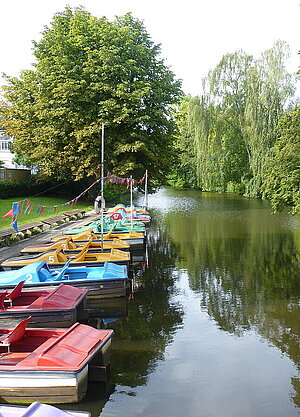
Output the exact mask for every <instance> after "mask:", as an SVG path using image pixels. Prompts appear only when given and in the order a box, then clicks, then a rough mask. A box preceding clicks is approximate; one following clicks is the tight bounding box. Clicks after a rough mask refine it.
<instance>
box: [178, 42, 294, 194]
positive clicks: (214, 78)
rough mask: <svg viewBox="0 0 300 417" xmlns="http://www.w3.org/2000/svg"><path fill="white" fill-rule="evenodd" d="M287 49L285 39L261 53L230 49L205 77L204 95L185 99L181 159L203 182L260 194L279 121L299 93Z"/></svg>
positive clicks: (203, 186) (211, 188)
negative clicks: (190, 156)
mask: <svg viewBox="0 0 300 417" xmlns="http://www.w3.org/2000/svg"><path fill="white" fill-rule="evenodd" d="M287 55H288V46H287V45H286V44H285V43H284V42H281V41H279V42H277V43H276V44H275V45H274V46H273V47H272V48H271V49H270V50H267V51H265V52H263V53H262V54H261V56H260V57H259V58H257V59H254V58H253V57H252V56H250V55H247V54H245V53H244V52H243V51H237V52H235V53H232V54H226V55H225V56H224V57H223V58H222V59H221V61H220V62H219V64H218V65H217V66H216V67H215V68H214V69H213V70H211V71H210V72H209V73H208V75H207V77H206V78H205V79H203V93H202V95H201V96H200V97H197V98H193V99H190V100H189V102H188V103H186V102H184V103H183V106H182V107H181V110H184V111H185V120H184V123H182V122H181V123H179V124H178V127H179V130H180V135H179V143H180V146H181V149H183V157H182V161H186V160H188V159H189V160H190V161H191V167H190V172H194V171H195V170H196V181H197V186H198V187H199V188H201V189H203V190H207V191H227V190H230V191H238V192H242V193H245V194H246V195H249V196H261V193H262V189H261V187H262V182H263V175H264V174H263V173H264V169H265V166H266V161H267V160H268V157H269V155H270V153H271V149H272V147H273V145H274V143H275V142H276V139H277V137H278V133H277V131H276V125H277V123H278V120H279V118H280V116H281V115H282V114H283V113H284V108H285V106H286V105H287V102H288V100H289V99H290V98H291V97H292V96H293V93H294V87H293V78H292V76H291V75H290V74H288V73H287V71H286V69H285V62H286V58H287ZM186 109H187V110H186ZM191 142H193V143H194V151H193V154H192V156H193V158H188V155H191V153H190V149H191V146H190V144H191ZM185 143H187V144H188V146H185ZM186 154H188V155H186ZM181 164H183V162H181ZM179 173H180V172H179Z"/></svg>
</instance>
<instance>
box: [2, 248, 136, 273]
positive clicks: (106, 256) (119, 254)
mask: <svg viewBox="0 0 300 417" xmlns="http://www.w3.org/2000/svg"><path fill="white" fill-rule="evenodd" d="M69 259H70V260H71V263H70V267H72V265H73V266H89V267H91V266H97V267H98V266H103V265H104V262H114V263H116V264H119V265H126V266H127V268H129V263H130V259H131V257H130V253H129V252H124V251H121V250H119V249H111V250H110V252H107V253H105V252H97V253H88V249H87V248H86V247H84V248H83V249H82V250H81V252H80V253H78V254H75V255H66V254H65V253H64V251H63V249H61V248H57V249H56V250H54V251H47V252H44V253H42V254H39V255H31V256H19V257H17V258H11V259H7V260H6V261H4V262H2V264H1V266H2V268H3V269H4V270H10V269H19V268H22V267H23V266H25V265H28V264H30V263H33V262H39V261H43V260H45V261H46V263H47V264H48V266H49V268H51V269H53V268H62V267H63V266H64V265H65V264H66V262H67V261H68V260H69Z"/></svg>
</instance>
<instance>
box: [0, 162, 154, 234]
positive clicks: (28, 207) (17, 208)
mask: <svg viewBox="0 0 300 417" xmlns="http://www.w3.org/2000/svg"><path fill="white" fill-rule="evenodd" d="M100 167H101V166H100ZM145 175H146V174H145ZM145 175H144V176H143V178H141V179H140V180H138V181H136V180H134V179H133V178H119V177H116V176H114V175H111V173H110V172H108V173H107V176H106V177H104V178H103V180H104V181H107V182H111V183H114V184H126V186H127V188H129V187H130V184H131V183H132V185H136V184H137V183H140V184H142V183H143V181H144V180H145ZM100 181H102V178H99V179H98V180H96V181H95V182H94V183H93V184H92V185H90V186H89V187H88V188H87V189H86V190H84V191H83V192H82V193H81V194H79V195H78V196H77V197H75V198H74V199H73V200H70V201H67V202H66V203H64V204H59V205H55V206H42V205H40V204H37V203H34V202H32V201H30V200H21V201H17V202H14V203H13V204H12V208H11V209H10V210H9V211H8V212H7V213H6V214H4V215H3V216H2V217H13V222H12V225H13V227H14V229H15V230H16V231H18V230H17V229H18V222H17V216H18V215H19V214H22V213H23V214H30V213H31V211H32V209H33V208H34V207H36V214H42V213H43V212H44V210H46V209H49V210H51V209H53V212H54V213H56V212H57V210H58V207H65V206H67V207H74V206H75V205H76V204H77V201H78V200H79V199H80V198H81V197H82V196H83V195H85V194H86V193H87V192H88V191H89V190H90V189H91V188H92V187H93V186H94V185H95V184H98V183H99V182H100ZM25 202H26V203H25ZM24 206H25V208H24Z"/></svg>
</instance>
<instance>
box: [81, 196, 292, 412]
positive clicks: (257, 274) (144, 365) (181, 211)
mask: <svg viewBox="0 0 300 417" xmlns="http://www.w3.org/2000/svg"><path fill="white" fill-rule="evenodd" d="M149 204H150V207H151V214H152V216H153V219H154V221H153V223H152V224H151V227H150V229H149V235H148V258H149V259H148V261H149V267H148V269H146V270H145V271H142V272H141V273H139V274H138V275H137V276H136V277H135V280H136V281H135V283H136V287H137V291H136V292H135V294H134V296H133V298H132V299H130V300H128V303H127V307H126V309H125V310H124V311H126V315H124V314H123V317H119V319H118V320H117V321H114V322H111V323H110V324H109V325H110V327H111V328H113V329H114V330H115V334H114V339H113V355H112V360H111V367H112V383H113V384H112V386H111V391H106V393H103V392H102V393H101V391H97V390H95V391H93V393H92V396H89V399H88V401H90V403H87V402H86V403H85V404H81V405H79V406H80V407H78V409H88V410H89V411H91V410H94V412H93V415H92V417H98V415H99V414H100V411H101V410H102V407H103V410H102V411H101V417H115V416H116V417H117V416H118V417H119V416H120V415H122V416H123V417H127V416H130V417H142V416H143V417H145V416H147V417H157V416H160V415H163V416H166V417H169V416H172V417H182V415H185V416H186V417H194V416H201V417H207V416H209V417H219V416H221V415H222V417H240V416H243V417H295V416H296V415H297V407H299V406H300V382H299V378H298V373H297V367H298V369H299V333H300V332H299V299H300V286H299V272H300V271H299V250H300V224H298V223H297V222H298V219H297V218H296V217H291V216H289V215H286V214H281V215H278V216H271V214H270V209H269V207H268V206H267V204H265V203H264V202H261V201H257V200H248V199H243V198H240V197H232V196H229V195H226V196H222V195H219V194H217V195H214V194H205V193H200V192H195V191H176V190H172V189H168V190H161V191H159V192H158V193H157V194H156V195H153V196H150V198H149ZM116 307H117V308H118V306H114V308H116ZM88 404H89V405H88ZM83 405H84V406H83Z"/></svg>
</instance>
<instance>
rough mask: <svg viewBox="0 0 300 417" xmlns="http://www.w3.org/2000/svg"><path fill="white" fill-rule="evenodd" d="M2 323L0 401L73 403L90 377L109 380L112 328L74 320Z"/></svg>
mask: <svg viewBox="0 0 300 417" xmlns="http://www.w3.org/2000/svg"><path fill="white" fill-rule="evenodd" d="M29 320H30V317H28V318H27V319H25V320H23V321H21V322H20V323H19V324H18V325H17V326H16V327H15V328H14V329H3V328H0V399H1V402H9V403H31V402H33V401H40V402H45V403H52V404H54V403H74V402H79V401H80V400H82V399H83V397H84V396H85V394H86V391H87V385H88V379H92V380H97V381H107V375H108V372H107V367H108V365H109V360H110V347H111V336H112V333H113V331H112V330H97V329H94V328H93V327H90V326H87V325H84V324H79V323H75V324H74V325H73V326H72V327H70V328H69V329H50V328H41V329H36V328H30V329H29V328H26V326H27V323H28V321H29Z"/></svg>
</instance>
